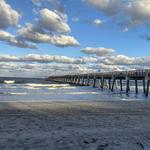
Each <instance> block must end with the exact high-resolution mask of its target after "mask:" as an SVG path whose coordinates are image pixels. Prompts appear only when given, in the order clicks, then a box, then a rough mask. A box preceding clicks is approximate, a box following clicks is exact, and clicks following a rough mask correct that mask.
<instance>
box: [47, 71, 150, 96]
mask: <svg viewBox="0 0 150 150" xmlns="http://www.w3.org/2000/svg"><path fill="white" fill-rule="evenodd" d="M48 80H51V81H55V82H61V83H69V84H75V85H80V86H85V85H86V86H93V87H96V83H97V80H98V81H99V84H100V87H101V88H102V89H103V88H108V89H109V90H111V91H112V92H113V91H114V89H115V87H117V88H118V86H119V87H120V90H121V91H123V85H124V84H125V87H126V89H125V90H126V93H129V91H130V81H131V80H132V81H134V83H135V84H134V85H135V92H136V93H138V81H139V80H140V81H142V86H143V93H144V94H145V96H148V94H149V86H150V69H144V70H129V71H114V72H100V73H89V74H75V75H64V76H50V77H48ZM91 80H92V83H91ZM123 83H124V84H123Z"/></svg>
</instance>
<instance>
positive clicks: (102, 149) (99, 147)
mask: <svg viewBox="0 0 150 150" xmlns="http://www.w3.org/2000/svg"><path fill="white" fill-rule="evenodd" d="M106 147H108V144H101V145H99V146H98V147H97V150H104V149H105V148H106Z"/></svg>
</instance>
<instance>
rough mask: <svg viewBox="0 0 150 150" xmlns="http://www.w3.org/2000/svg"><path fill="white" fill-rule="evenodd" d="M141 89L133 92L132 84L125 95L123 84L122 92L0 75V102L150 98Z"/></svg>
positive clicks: (133, 99) (132, 99) (140, 87)
mask: <svg viewBox="0 0 150 150" xmlns="http://www.w3.org/2000/svg"><path fill="white" fill-rule="evenodd" d="M97 84H98V83H97ZM139 85H140V84H139ZM142 90H143V89H142V86H139V94H135V87H134V86H133V85H132V86H131V90H130V92H129V94H128V95H127V94H126V93H125V86H124V91H123V92H120V90H119V89H116V90H114V92H111V91H109V90H108V89H104V90H101V89H100V88H93V87H92V86H72V85H69V84H58V83H53V82H51V81H46V80H45V79H42V78H41V79H38V78H6V77H0V101H1V102H9V101H10V102H16V101H17V102H33V101H34V102H57V101H58V102H60V101H67V102H68V101H69V102H70V101H110V100H111V101H116V100H119V101H120V100H121V101H136V100H138V101H139V100H150V96H149V97H145V96H144V94H143V92H142Z"/></svg>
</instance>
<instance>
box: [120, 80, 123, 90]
mask: <svg viewBox="0 0 150 150" xmlns="http://www.w3.org/2000/svg"><path fill="white" fill-rule="evenodd" d="M120 91H123V87H122V79H120Z"/></svg>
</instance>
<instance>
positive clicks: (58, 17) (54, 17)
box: [39, 8, 71, 33]
mask: <svg viewBox="0 0 150 150" xmlns="http://www.w3.org/2000/svg"><path fill="white" fill-rule="evenodd" d="M40 15H41V19H40V21H39V26H41V28H43V29H47V30H49V31H52V32H59V33H68V32H70V31H71V29H70V27H69V25H68V24H67V15H65V14H62V13H59V14H57V13H56V12H54V11H51V10H49V9H47V8H44V9H42V10H41V11H40Z"/></svg>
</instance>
